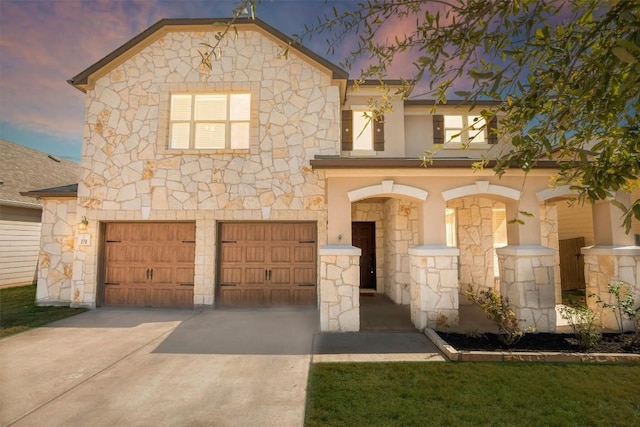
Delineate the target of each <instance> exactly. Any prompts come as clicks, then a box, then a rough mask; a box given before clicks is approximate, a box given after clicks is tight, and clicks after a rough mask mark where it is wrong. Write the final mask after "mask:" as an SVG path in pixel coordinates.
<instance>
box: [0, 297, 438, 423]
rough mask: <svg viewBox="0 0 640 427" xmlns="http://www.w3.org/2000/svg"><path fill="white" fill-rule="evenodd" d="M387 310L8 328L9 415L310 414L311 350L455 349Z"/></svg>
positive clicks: (184, 418)
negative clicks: (335, 330) (336, 329)
mask: <svg viewBox="0 0 640 427" xmlns="http://www.w3.org/2000/svg"><path fill="white" fill-rule="evenodd" d="M378 302H382V303H384V302H385V301H382V300H380V301H376V303H378ZM366 304H368V303H365V305H366ZM374 304H375V303H374ZM378 310H382V311H378V313H377V315H376V311H375V310H369V309H367V308H364V310H363V313H364V314H363V316H364V318H363V325H365V326H366V327H365V329H367V328H368V330H367V331H366V332H361V333H345V334H327V333H319V330H318V325H319V319H318V311H316V310H296V309H282V310H278V309H264V310H260V309H258V310H256V309H251V310H214V311H202V312H198V311H192V310H168V309H114V308H100V309H97V310H91V311H88V312H86V313H82V314H80V315H77V316H74V317H71V318H68V319H65V320H62V321H59V322H55V323H52V324H50V325H48V326H46V327H42V328H38V329H34V330H31V331H28V332H25V333H22V334H18V335H15V336H12V337H8V338H4V339H1V340H0V384H1V386H0V426H9V425H10V426H43V425H46V426H116V425H126V426H150V425H153V426H234V427H236V426H240V427H241V426H283V427H287V426H302V425H303V423H304V408H305V398H306V386H307V377H308V370H309V366H310V364H311V363H312V361H313V362H336V361H339V362H344V361H407V360H420V361H428V360H433V361H436V360H437V361H442V360H445V359H444V357H443V355H442V354H441V353H440V352H439V350H438V349H437V348H436V347H435V346H434V345H433V344H432V343H431V342H430V341H429V340H428V339H427V338H426V337H425V336H424V335H423V334H421V333H419V332H418V331H417V330H415V329H414V328H412V327H410V326H407V322H408V318H406V316H407V315H408V313H407V312H406V307H401V306H395V305H393V304H389V305H387V306H385V305H384V304H382V306H380V307H378ZM367 313H368V314H367ZM367 317H368V318H367ZM375 317H379V318H378V319H377V320H376V319H375ZM367 325H368V326H367ZM409 325H410V322H409Z"/></svg>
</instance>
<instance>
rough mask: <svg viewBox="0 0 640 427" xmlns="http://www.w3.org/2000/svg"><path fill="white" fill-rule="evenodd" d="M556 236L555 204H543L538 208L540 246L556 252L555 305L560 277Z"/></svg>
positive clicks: (560, 296)
mask: <svg viewBox="0 0 640 427" xmlns="http://www.w3.org/2000/svg"><path fill="white" fill-rule="evenodd" d="M558 236H559V235H558V207H557V205H556V203H543V204H542V205H541V206H540V238H541V245H542V246H544V247H547V248H551V249H553V250H554V251H556V253H555V255H554V257H553V263H554V265H553V278H554V286H555V296H556V304H561V303H562V282H561V277H562V276H561V275H560V240H559V237H558Z"/></svg>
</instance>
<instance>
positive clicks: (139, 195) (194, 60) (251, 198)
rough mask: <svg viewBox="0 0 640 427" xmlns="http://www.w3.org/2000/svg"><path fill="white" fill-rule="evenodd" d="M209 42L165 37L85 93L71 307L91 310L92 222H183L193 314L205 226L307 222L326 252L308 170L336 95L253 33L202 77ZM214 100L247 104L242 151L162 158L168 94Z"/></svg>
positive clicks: (200, 290) (334, 116)
mask: <svg viewBox="0 0 640 427" xmlns="http://www.w3.org/2000/svg"><path fill="white" fill-rule="evenodd" d="M213 35H214V31H212V32H207V33H204V32H169V33H167V34H165V35H163V36H161V37H160V38H159V39H158V40H156V41H154V42H153V43H151V44H150V45H149V46H147V47H145V48H143V49H142V50H141V51H140V52H138V53H137V54H135V55H134V56H132V57H131V58H129V59H127V60H126V61H124V62H123V63H122V64H120V65H118V66H117V67H116V68H115V69H113V70H112V71H110V72H108V73H107V74H106V75H104V76H103V77H101V78H99V79H97V81H96V82H95V86H94V88H93V89H91V90H88V92H87V100H86V104H87V114H86V123H85V126H84V143H83V152H82V159H81V167H82V170H83V174H82V180H81V182H80V183H79V188H78V207H77V217H78V218H79V217H81V216H86V217H87V219H88V220H89V230H88V232H89V233H91V234H92V245H91V246H86V247H78V248H75V251H74V261H73V262H74V264H82V265H83V267H82V268H81V269H79V270H78V274H74V275H73V285H72V287H73V298H72V299H73V301H72V304H74V305H86V306H93V305H95V302H96V299H95V296H96V291H97V279H96V272H97V268H98V267H97V266H98V257H97V250H96V247H97V242H98V241H99V233H98V230H99V226H98V223H99V222H104V221H144V220H151V221H195V222H196V235H197V238H196V260H195V271H196V272H195V285H194V292H195V297H194V303H195V304H196V305H210V304H212V303H213V295H214V292H213V286H214V277H215V264H214V260H215V242H216V236H215V233H216V230H215V224H216V222H217V221H220V220H226V221H237V220H279V221H317V223H318V233H319V236H318V242H319V243H318V244H319V246H321V245H322V244H323V242H326V218H327V214H326V205H325V199H324V197H325V183H324V176H323V173H322V172H317V171H313V170H312V169H311V167H310V165H309V161H310V159H312V158H313V157H314V156H315V155H323V154H324V155H326V154H335V153H338V152H339V138H338V132H339V129H338V127H337V126H335V123H336V122H337V121H338V120H339V117H340V102H341V100H340V95H339V89H338V87H337V86H333V85H332V82H331V76H330V74H329V72H325V71H322V70H320V69H318V68H316V67H315V66H314V65H312V64H311V63H309V62H307V61H305V60H304V59H302V58H301V57H299V56H298V55H297V54H296V53H295V51H292V52H291V54H290V55H289V57H288V58H286V59H285V58H283V57H281V56H280V53H281V46H278V45H277V44H276V43H274V42H273V41H272V40H271V39H270V38H268V37H265V36H264V35H263V34H262V33H260V32H259V31H249V30H247V31H244V30H243V31H239V33H238V37H237V38H229V39H228V41H227V45H226V46H225V48H224V51H223V55H222V57H221V58H220V59H219V60H218V61H214V63H213V70H211V71H208V70H206V69H203V68H202V67H200V55H199V54H198V50H200V49H201V43H202V42H211V40H212V39H213ZM216 91H222V92H233V91H241V92H250V93H251V140H250V147H249V149H248V150H202V151H201V150H170V149H169V148H168V145H167V144H168V126H169V122H168V119H169V117H168V115H169V99H170V94H171V93H172V92H216ZM64 237H67V238H74V234H73V230H67V232H66V234H65V236H64ZM46 268H48V267H46ZM46 268H45V269H46ZM41 275H42V276H45V277H46V276H47V275H48V273H46V272H41ZM49 287H50V286H49ZM54 298H57V299H61V298H63V296H62V295H57V296H54ZM64 298H66V295H65V296H64Z"/></svg>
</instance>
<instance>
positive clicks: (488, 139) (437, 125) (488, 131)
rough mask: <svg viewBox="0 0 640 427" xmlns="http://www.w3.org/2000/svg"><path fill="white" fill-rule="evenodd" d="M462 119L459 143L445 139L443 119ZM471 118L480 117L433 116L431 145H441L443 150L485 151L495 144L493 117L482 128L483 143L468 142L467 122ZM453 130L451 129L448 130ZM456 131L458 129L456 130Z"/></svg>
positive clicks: (468, 128) (452, 114)
mask: <svg viewBox="0 0 640 427" xmlns="http://www.w3.org/2000/svg"><path fill="white" fill-rule="evenodd" d="M454 116H455V117H462V126H463V127H462V129H460V130H461V133H460V138H461V142H452V141H448V140H447V139H446V131H447V128H446V127H445V117H454ZM472 117H482V116H481V115H480V114H469V113H464V114H457V113H449V114H437V115H433V129H434V131H433V144H434V145H441V146H442V148H443V149H454V150H458V149H469V150H486V149H490V148H492V147H493V146H494V145H496V144H497V142H498V140H497V136H496V134H495V132H493V129H495V128H496V127H497V124H498V122H497V118H496V117H493V118H492V119H491V120H490V121H489V122H487V124H486V125H485V128H484V141H482V142H477V141H471V142H470V141H469V132H470V127H471V126H470V125H469V120H470V118H472ZM448 129H453V128H448ZM456 129H458V128H456Z"/></svg>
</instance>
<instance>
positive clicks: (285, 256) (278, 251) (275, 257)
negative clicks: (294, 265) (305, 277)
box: [271, 246, 291, 262]
mask: <svg viewBox="0 0 640 427" xmlns="http://www.w3.org/2000/svg"><path fill="white" fill-rule="evenodd" d="M271 262H291V248H288V247H286V246H274V247H272V248H271Z"/></svg>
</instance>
